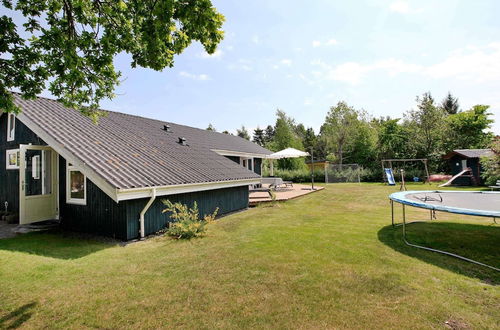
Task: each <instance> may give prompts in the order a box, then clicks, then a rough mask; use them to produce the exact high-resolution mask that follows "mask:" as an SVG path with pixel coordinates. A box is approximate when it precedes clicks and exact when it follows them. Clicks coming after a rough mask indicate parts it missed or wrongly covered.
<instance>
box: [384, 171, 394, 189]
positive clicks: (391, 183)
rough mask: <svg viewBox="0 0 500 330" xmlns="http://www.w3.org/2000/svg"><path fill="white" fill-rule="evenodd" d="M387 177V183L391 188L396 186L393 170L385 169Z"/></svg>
mask: <svg viewBox="0 0 500 330" xmlns="http://www.w3.org/2000/svg"><path fill="white" fill-rule="evenodd" d="M384 171H385V176H386V177H387V183H388V184H389V186H395V185H396V180H394V173H392V169H391V168H384Z"/></svg>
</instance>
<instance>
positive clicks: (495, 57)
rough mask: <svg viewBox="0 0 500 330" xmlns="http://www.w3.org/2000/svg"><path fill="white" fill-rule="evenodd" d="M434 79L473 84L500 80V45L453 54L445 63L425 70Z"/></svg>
mask: <svg viewBox="0 0 500 330" xmlns="http://www.w3.org/2000/svg"><path fill="white" fill-rule="evenodd" d="M425 74H426V75H428V76H430V77H432V78H436V79H439V78H450V77H453V78H456V79H461V80H467V81H473V82H478V83H482V82H486V81H498V80H500V43H491V44H489V45H487V46H485V47H475V46H470V47H467V48H465V49H459V50H456V51H454V52H453V53H451V55H450V56H449V57H448V58H446V59H445V60H444V61H442V62H439V63H436V64H434V65H431V66H429V67H427V68H426V69H425Z"/></svg>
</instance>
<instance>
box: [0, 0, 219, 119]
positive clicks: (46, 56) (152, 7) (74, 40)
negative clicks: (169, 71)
mask: <svg viewBox="0 0 500 330" xmlns="http://www.w3.org/2000/svg"><path fill="white" fill-rule="evenodd" d="M2 3H3V6H4V8H5V9H6V10H10V13H8V14H5V15H3V16H1V17H0V31H2V38H1V39H0V108H2V109H4V110H6V111H14V112H17V111H19V110H20V109H19V108H18V107H16V105H15V104H14V103H13V99H12V96H11V94H10V93H9V90H11V89H18V90H20V91H21V92H22V93H23V95H24V97H26V98H32V97H35V95H37V94H39V93H40V92H42V91H43V90H44V89H46V87H47V86H48V90H49V91H50V92H51V93H52V95H54V96H56V97H57V98H58V99H59V100H60V101H62V102H63V103H64V105H66V106H68V107H72V108H75V109H77V110H79V111H81V112H82V113H84V114H86V115H89V116H91V117H93V118H94V119H97V118H98V117H99V115H101V113H100V112H99V111H98V110H97V109H98V106H99V102H100V101H101V100H102V99H105V98H109V99H111V98H113V97H114V95H115V94H114V90H115V87H116V85H117V84H118V83H119V78H120V72H119V71H117V70H116V69H115V66H114V64H113V59H114V57H115V55H117V54H119V53H127V54H129V55H130V56H131V58H132V62H131V66H132V67H137V66H141V67H144V68H151V69H153V70H157V71H159V70H163V69H165V68H167V67H172V66H173V64H174V56H175V55H177V54H180V53H182V52H183V51H184V49H185V48H186V47H188V46H189V45H190V44H191V43H192V42H193V41H199V42H200V43H201V44H202V45H203V47H204V48H205V50H206V51H207V52H208V53H213V52H215V50H216V47H217V45H218V44H219V42H220V41H221V40H222V38H223V32H222V30H221V27H222V24H223V22H224V16H222V15H221V14H220V13H218V12H217V10H216V9H215V8H214V7H213V5H212V2H211V1H210V0H192V1H191V0H190V1H175V0H116V1H106V0H93V1H88V0H18V1H13V0H2ZM14 12H15V13H14ZM14 15H19V16H21V17H23V18H24V21H23V22H20V23H17V22H15V21H14V20H13V19H12V18H11V17H9V16H14ZM21 29H22V30H23V31H21Z"/></svg>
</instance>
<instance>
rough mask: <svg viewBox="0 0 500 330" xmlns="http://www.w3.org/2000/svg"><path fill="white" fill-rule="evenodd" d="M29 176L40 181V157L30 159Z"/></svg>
mask: <svg viewBox="0 0 500 330" xmlns="http://www.w3.org/2000/svg"><path fill="white" fill-rule="evenodd" d="M31 161H32V163H31V176H32V177H33V179H35V180H39V179H40V172H41V171H42V167H41V163H40V155H36V156H33V158H31Z"/></svg>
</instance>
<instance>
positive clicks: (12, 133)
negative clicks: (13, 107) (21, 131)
mask: <svg viewBox="0 0 500 330" xmlns="http://www.w3.org/2000/svg"><path fill="white" fill-rule="evenodd" d="M11 128H12V129H11ZM15 139H16V115H15V114H13V113H9V114H8V116H7V142H10V141H14V140H15Z"/></svg>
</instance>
